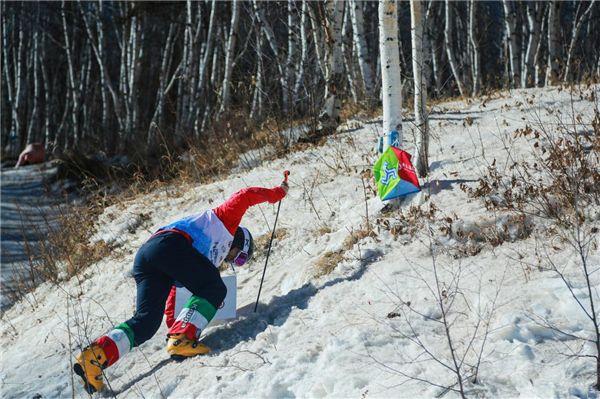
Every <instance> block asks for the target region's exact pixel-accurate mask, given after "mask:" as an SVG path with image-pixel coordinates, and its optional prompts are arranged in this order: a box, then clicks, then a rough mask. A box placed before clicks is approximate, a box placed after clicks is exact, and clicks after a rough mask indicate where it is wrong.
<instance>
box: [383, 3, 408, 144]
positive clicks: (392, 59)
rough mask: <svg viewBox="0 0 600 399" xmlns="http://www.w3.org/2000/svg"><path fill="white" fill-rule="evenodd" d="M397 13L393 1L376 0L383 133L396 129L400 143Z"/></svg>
mask: <svg viewBox="0 0 600 399" xmlns="http://www.w3.org/2000/svg"><path fill="white" fill-rule="evenodd" d="M397 13H398V11H397V8H396V1H395V0H380V1H379V53H380V57H381V90H382V100H383V132H384V134H389V133H390V132H393V131H397V132H398V144H399V146H402V138H403V137H402V82H401V80H400V53H399V50H398V14H397Z"/></svg>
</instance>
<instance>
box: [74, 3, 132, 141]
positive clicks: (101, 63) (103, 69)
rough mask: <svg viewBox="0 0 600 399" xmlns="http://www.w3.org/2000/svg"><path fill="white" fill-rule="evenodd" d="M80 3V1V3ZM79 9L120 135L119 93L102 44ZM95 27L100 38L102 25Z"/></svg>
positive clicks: (122, 125) (122, 122)
mask: <svg viewBox="0 0 600 399" xmlns="http://www.w3.org/2000/svg"><path fill="white" fill-rule="evenodd" d="M80 5H81V3H80ZM80 10H81V17H82V20H83V23H84V26H85V30H86V33H87V36H88V40H89V43H90V45H91V46H92V50H94V55H95V56H96V62H97V63H98V68H99V69H100V75H101V76H102V81H101V82H102V83H101V84H102V85H103V88H104V87H106V89H107V90H108V92H109V93H110V96H111V98H112V105H113V109H114V111H115V116H116V119H117V126H118V132H117V134H116V136H117V137H118V136H120V135H121V134H122V132H123V131H124V130H125V123H124V121H123V107H122V105H121V99H120V95H119V93H117V90H115V88H114V85H113V83H112V79H111V78H110V74H109V72H108V66H107V63H106V61H105V59H104V56H103V54H104V53H103V51H102V50H101V48H100V46H101V45H102V43H101V42H98V43H96V40H95V38H94V34H93V33H92V29H91V26H90V25H91V24H90V23H89V22H88V19H87V16H86V14H85V10H83V9H80ZM96 26H97V29H98V39H100V38H101V37H103V33H101V32H103V29H104V27H103V25H102V24H100V25H96Z"/></svg>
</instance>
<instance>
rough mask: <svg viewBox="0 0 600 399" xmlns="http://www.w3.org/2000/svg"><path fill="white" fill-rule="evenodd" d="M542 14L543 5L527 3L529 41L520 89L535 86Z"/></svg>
mask: <svg viewBox="0 0 600 399" xmlns="http://www.w3.org/2000/svg"><path fill="white" fill-rule="evenodd" d="M542 12H543V3H536V2H529V3H527V25H528V27H529V40H528V42H527V52H526V53H525V68H524V69H523V75H522V77H521V87H530V86H531V83H533V84H535V77H534V76H535V74H534V73H535V72H534V65H535V57H536V53H537V51H538V48H539V45H540V39H541V35H542V31H541V26H542V21H541V16H542Z"/></svg>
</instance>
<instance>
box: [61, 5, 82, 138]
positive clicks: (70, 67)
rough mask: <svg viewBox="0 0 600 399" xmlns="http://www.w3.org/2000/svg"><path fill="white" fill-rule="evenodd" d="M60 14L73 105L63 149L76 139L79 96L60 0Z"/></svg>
mask: <svg viewBox="0 0 600 399" xmlns="http://www.w3.org/2000/svg"><path fill="white" fill-rule="evenodd" d="M61 14H62V22H63V26H62V27H63V34H64V38H65V52H66V55H67V68H68V77H69V91H70V94H71V102H72V105H73V109H72V111H71V124H72V125H71V129H72V130H73V131H72V135H69V134H67V135H66V137H65V143H64V144H65V147H64V148H65V149H68V148H71V146H72V145H73V142H77V141H78V136H79V118H78V116H79V96H78V93H77V90H76V88H75V66H74V62H73V55H72V52H71V39H70V37H69V29H68V28H69V24H67V17H66V13H65V2H64V1H63V2H62V7H61ZM69 136H71V137H72V140H70V139H69Z"/></svg>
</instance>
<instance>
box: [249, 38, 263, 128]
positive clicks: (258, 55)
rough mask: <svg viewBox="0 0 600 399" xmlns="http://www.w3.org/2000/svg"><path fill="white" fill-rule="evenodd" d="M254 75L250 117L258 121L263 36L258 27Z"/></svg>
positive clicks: (261, 90) (260, 111) (260, 112)
mask: <svg viewBox="0 0 600 399" xmlns="http://www.w3.org/2000/svg"><path fill="white" fill-rule="evenodd" d="M255 31H256V43H257V44H256V76H255V78H254V80H255V82H254V95H253V96H252V107H251V108H250V119H252V120H255V121H258V120H260V119H261V117H262V98H263V61H262V59H263V54H262V48H263V38H264V35H263V33H262V30H261V29H260V28H256V29H255Z"/></svg>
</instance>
